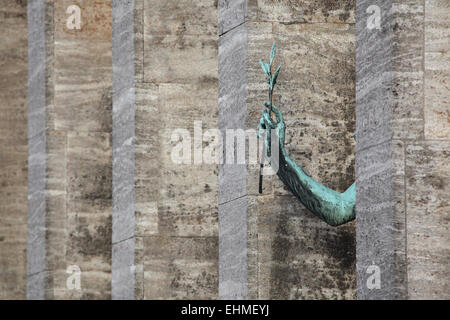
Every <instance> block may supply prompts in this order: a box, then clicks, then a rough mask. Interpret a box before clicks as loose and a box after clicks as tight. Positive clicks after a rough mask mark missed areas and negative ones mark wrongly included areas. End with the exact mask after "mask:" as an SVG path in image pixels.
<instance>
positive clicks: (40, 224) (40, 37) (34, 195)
mask: <svg viewBox="0 0 450 320" xmlns="http://www.w3.org/2000/svg"><path fill="white" fill-rule="evenodd" d="M45 12H46V11H45V1H44V0H30V1H28V6H27V17H28V18H27V20H28V146H29V149H28V245H27V298H28V299H44V298H45V289H46V286H45V281H46V273H45V270H46V253H47V252H46V236H45V235H46V234H45V225H46V215H45V212H46V201H45V188H46V182H45V175H46V130H45V127H46V73H45V70H46V50H45V44H46V42H45V30H46V29H45V22H46V19H45Z"/></svg>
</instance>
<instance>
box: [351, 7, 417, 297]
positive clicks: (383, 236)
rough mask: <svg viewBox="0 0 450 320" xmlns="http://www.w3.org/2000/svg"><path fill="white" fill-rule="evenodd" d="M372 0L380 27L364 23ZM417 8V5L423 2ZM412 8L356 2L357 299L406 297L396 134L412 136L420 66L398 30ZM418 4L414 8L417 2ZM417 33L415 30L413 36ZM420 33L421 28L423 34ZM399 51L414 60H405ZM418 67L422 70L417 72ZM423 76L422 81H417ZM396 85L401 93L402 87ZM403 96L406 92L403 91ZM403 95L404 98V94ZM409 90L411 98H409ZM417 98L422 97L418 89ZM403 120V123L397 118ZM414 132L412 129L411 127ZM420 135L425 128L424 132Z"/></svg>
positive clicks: (401, 150) (401, 154)
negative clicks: (413, 84)
mask: <svg viewBox="0 0 450 320" xmlns="http://www.w3.org/2000/svg"><path fill="white" fill-rule="evenodd" d="M370 5H377V6H378V7H379V8H380V14H381V21H380V28H381V29H380V30H378V29H370V28H368V27H367V24H368V22H367V19H368V18H369V16H370V15H369V14H368V13H367V12H366V10H367V8H368V7H369V6H370ZM419 8H420V6H419ZM410 9H411V8H410V7H409V6H408V5H405V6H402V5H397V4H396V3H395V4H393V3H392V2H390V1H376V2H373V1H371V2H369V1H357V7H356V14H357V23H356V38H357V41H356V106H357V107H356V108H357V109H356V127H357V132H356V141H357V144H356V150H357V152H356V176H357V181H356V243H357V247H356V260H357V264H356V267H357V277H358V281H357V285H358V288H357V296H358V299H405V298H406V296H407V283H406V282H407V279H406V247H405V245H406V232H405V227H406V226H405V203H404V181H403V177H404V147H403V143H402V142H401V141H395V140H392V138H393V136H395V137H396V134H395V133H394V132H395V131H397V132H398V133H399V134H400V137H405V135H406V136H408V130H409V126H408V125H407V124H406V126H404V123H403V122H402V120H400V122H397V121H396V120H397V119H399V118H400V119H402V117H403V119H404V120H405V119H406V120H407V121H409V119H408V118H407V117H408V115H407V114H402V110H404V111H405V112H409V111H411V110H413V108H411V105H410V103H411V101H413V103H417V101H415V100H414V99H417V97H416V95H415V92H414V91H412V97H408V94H411V90H409V91H408V88H405V87H406V83H405V79H409V76H410V75H412V76H413V77H414V76H415V77H416V78H417V75H415V74H414V72H412V71H411V70H414V71H417V70H416V69H417V68H416V69H414V68H415V67H417V61H418V60H419V59H420V53H419V57H417V56H416V55H417V52H416V51H414V50H412V51H409V46H408V45H407V44H406V42H407V41H409V40H410V38H406V39H405V37H407V34H405V35H403V34H402V33H400V32H395V30H398V29H401V28H406V27H409V28H410V29H411V28H415V26H414V21H412V22H411V21H410V20H408V19H409V18H412V19H413V20H414V19H417V17H416V16H415V15H409V14H408V13H409V11H408V10H410ZM414 10H417V8H414ZM414 36H415V34H414V33H413V34H412V36H410V37H414ZM419 36H420V35H419ZM402 54H409V55H410V56H411V60H406V61H407V62H405V64H403V65H401V64H400V63H398V61H402V62H403V60H402V57H401V55H402ZM415 63H416V64H415ZM417 72H420V70H419V71H417ZM420 85H421V84H420V82H419V84H418V85H417V86H419V87H420ZM398 91H399V92H400V93H398ZM402 95H403V96H402ZM399 97H402V98H403V99H400V98H399ZM406 97H408V98H410V99H406ZM419 99H420V96H419ZM399 123H400V125H399ZM413 133H414V130H413ZM419 135H420V134H419ZM372 265H374V266H376V267H378V268H379V270H380V288H378V289H374V288H369V287H368V286H367V280H368V278H369V276H370V275H371V274H372V273H370V271H369V273H368V268H369V267H370V266H372Z"/></svg>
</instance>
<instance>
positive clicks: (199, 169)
mask: <svg viewBox="0 0 450 320" xmlns="http://www.w3.org/2000/svg"><path fill="white" fill-rule="evenodd" d="M217 48H218V45H217V2H216V1H214V0H200V1H194V2H193V1H188V0H183V1H180V0H169V1H159V0H148V1H135V54H136V55H135V83H136V84H135V85H136V107H135V113H136V114H135V128H136V129H135V130H136V131H135V132H136V140H135V150H136V152H135V183H134V188H135V214H136V230H135V232H136V244H135V252H136V256H135V257H136V264H137V265H138V267H137V270H138V273H137V274H136V290H137V291H135V292H136V298H137V299H164V298H165V299H214V298H217V294H218V220H217V219H218V217H217V184H218V178H217V174H218V172H217V165H216V164H195V163H194V157H193V156H192V158H191V159H192V162H191V164H181V165H180V164H176V163H174V162H173V161H172V159H171V152H172V148H173V147H174V146H175V144H176V143H177V142H178V141H171V135H172V132H173V131H174V130H175V129H178V128H181V129H187V130H189V132H190V134H191V141H192V143H193V144H196V143H197V144H198V142H196V141H194V137H193V133H194V121H202V129H203V131H206V130H207V129H214V128H217V109H218V108H217V100H218V95H217V90H218V83H217V64H218V62H217V61H218V59H217V55H218V53H217ZM200 143H202V142H200ZM205 146H206V144H205V143H204V144H203V147H205ZM192 151H194V150H193V149H192ZM192 155H193V153H192Z"/></svg>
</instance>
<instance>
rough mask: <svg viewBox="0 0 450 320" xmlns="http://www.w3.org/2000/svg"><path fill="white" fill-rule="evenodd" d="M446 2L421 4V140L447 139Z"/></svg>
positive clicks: (449, 8)
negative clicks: (423, 32) (423, 45)
mask: <svg viewBox="0 0 450 320" xmlns="http://www.w3.org/2000/svg"><path fill="white" fill-rule="evenodd" d="M449 14H450V4H449V3H448V1H442V0H427V1H425V28H424V29H425V70H424V72H425V92H424V95H425V100H424V101H425V105H424V109H425V138H426V139H439V140H441V139H442V140H444V139H445V140H448V139H450V94H449V81H450V54H449V43H448V39H449V37H450V27H449V24H448V16H449Z"/></svg>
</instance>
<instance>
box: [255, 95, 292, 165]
mask: <svg viewBox="0 0 450 320" xmlns="http://www.w3.org/2000/svg"><path fill="white" fill-rule="evenodd" d="M264 106H265V107H266V108H267V109H269V110H270V104H269V103H268V102H264ZM269 110H263V112H262V117H261V119H260V120H259V125H258V133H257V135H258V138H259V139H263V136H264V133H265V131H266V130H268V131H267V134H266V135H265V136H266V138H265V140H264V143H265V146H266V150H267V154H268V156H270V154H271V152H270V151H271V150H270V149H271V131H270V129H275V130H276V133H277V136H278V138H279V139H280V145H281V146H284V134H285V131H286V126H285V123H284V119H283V115H282V114H281V111H280V110H279V109H278V108H277V107H276V106H274V105H272V111H273V112H274V113H275V118H276V119H277V121H276V123H275V122H274V120H272V118H271V116H270V111H269Z"/></svg>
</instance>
